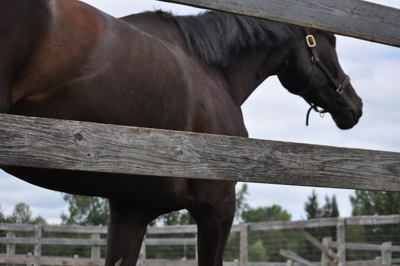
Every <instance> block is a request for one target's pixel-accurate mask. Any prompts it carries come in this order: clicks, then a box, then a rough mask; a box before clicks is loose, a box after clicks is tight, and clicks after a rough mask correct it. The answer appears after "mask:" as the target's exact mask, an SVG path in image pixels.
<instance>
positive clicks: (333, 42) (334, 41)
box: [331, 38, 336, 46]
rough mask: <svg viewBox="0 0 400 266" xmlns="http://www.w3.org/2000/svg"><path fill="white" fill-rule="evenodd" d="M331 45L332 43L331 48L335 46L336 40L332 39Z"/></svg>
mask: <svg viewBox="0 0 400 266" xmlns="http://www.w3.org/2000/svg"><path fill="white" fill-rule="evenodd" d="M331 43H332V45H333V46H336V38H332V39H331Z"/></svg>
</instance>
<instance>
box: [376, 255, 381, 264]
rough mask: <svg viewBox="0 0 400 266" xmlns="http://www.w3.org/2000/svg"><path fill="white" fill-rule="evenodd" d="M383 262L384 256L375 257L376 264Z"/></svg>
mask: <svg viewBox="0 0 400 266" xmlns="http://www.w3.org/2000/svg"><path fill="white" fill-rule="evenodd" d="M381 264H382V257H375V265H381Z"/></svg>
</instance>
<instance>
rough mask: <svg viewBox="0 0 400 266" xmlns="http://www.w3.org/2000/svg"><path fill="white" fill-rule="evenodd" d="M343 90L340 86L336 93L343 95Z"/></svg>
mask: <svg viewBox="0 0 400 266" xmlns="http://www.w3.org/2000/svg"><path fill="white" fill-rule="evenodd" d="M343 91H344V88H343V86H342V84H340V85H339V87H338V88H337V90H336V92H337V93H339V94H343Z"/></svg>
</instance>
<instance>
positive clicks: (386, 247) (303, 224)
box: [0, 215, 400, 266]
mask: <svg viewBox="0 0 400 266" xmlns="http://www.w3.org/2000/svg"><path fill="white" fill-rule="evenodd" d="M399 221H400V215H388V216H359V217H349V218H321V219H312V220H307V221H285V222H263V223H248V224H241V225H234V226H233V228H232V229H233V230H232V231H235V232H240V261H239V264H238V265H237V266H239V265H240V266H251V265H256V264H257V263H254V262H248V234H249V232H251V231H270V230H284V229H297V230H296V231H297V232H299V233H300V235H303V237H305V239H307V240H308V241H310V242H312V243H313V244H314V245H315V246H317V247H318V248H319V249H321V250H322V252H323V253H324V252H325V253H330V252H332V251H329V250H328V249H329V248H337V251H338V252H337V254H330V256H331V257H333V258H336V261H337V262H338V265H346V264H347V265H350V264H351V263H352V265H353V264H354V262H351V263H350V262H348V263H346V261H345V251H346V249H347V250H375V251H381V252H382V257H381V262H382V263H384V264H385V265H389V264H390V263H391V262H392V259H391V253H392V252H400V246H393V245H391V243H383V244H382V245H376V244H364V243H351V242H347V243H346V242H345V238H344V236H345V225H382V224H399ZM332 226H336V227H337V241H335V242H333V241H332V239H331V238H330V240H329V239H328V240H327V239H324V240H323V241H322V243H315V241H316V242H318V240H315V239H314V240H315V241H314V242H313V240H312V239H311V238H313V237H312V236H311V235H309V234H308V233H305V234H304V233H302V230H303V229H298V228H318V227H332ZM170 229H171V230H170ZM0 230H2V231H14V232H15V231H21V232H35V237H34V238H28V237H16V236H15V233H13V232H9V233H8V234H7V237H1V238H0V244H7V254H6V255H5V256H4V255H3V256H1V254H0V263H8V264H35V265H104V260H103V259H100V246H106V240H105V239H100V234H106V233H107V227H104V226H99V227H95V226H89V227H83V226H50V225H43V226H42V225H20V224H0ZM45 232H61V233H87V234H92V239H74V238H46V237H42V233H45ZM195 232H196V226H195V225H183V226H165V227H149V228H148V231H147V234H148V235H150V234H173V233H195ZM307 234H308V235H307ZM310 239H311V240H310ZM17 244H33V245H35V246H34V256H32V257H30V258H29V257H28V256H26V257H21V255H16V254H15V245H17ZM196 244H197V240H196V238H179V239H178V238H172V239H165V238H146V239H145V241H144V245H143V247H142V251H141V254H142V255H141V256H142V260H143V263H144V264H143V265H172V264H171V263H175V265H179V264H185V263H186V264H185V265H190V264H193V263H194V262H193V261H186V262H185V261H183V262H181V261H179V262H177V261H170V260H146V258H145V253H146V246H159V245H163V246H165V245H196ZM42 245H79V246H92V250H91V259H81V258H74V259H73V258H59V257H42V256H41V249H42ZM321 245H324V246H325V247H326V248H327V249H325V250H324V248H322V247H321ZM283 253H284V254H289V255H290V256H291V258H292V259H293V258H296V256H294V254H293V252H292V253H290V252H286V253H285V252H283ZM323 261H324V259H323ZM325 261H327V260H325ZM388 261H389V262H390V263H389V264H387V263H388ZM393 261H394V260H393ZM157 263H159V264H157ZM310 263H313V262H310ZM278 264H279V263H278ZM278 264H277V263H275V265H278ZM313 264H315V263H313ZM224 265H234V264H233V262H232V263H228V262H226V263H224ZM258 265H271V263H269V264H268V263H264V264H260V263H259V264H258ZM282 266H283V265H282ZM322 266H328V264H326V265H322Z"/></svg>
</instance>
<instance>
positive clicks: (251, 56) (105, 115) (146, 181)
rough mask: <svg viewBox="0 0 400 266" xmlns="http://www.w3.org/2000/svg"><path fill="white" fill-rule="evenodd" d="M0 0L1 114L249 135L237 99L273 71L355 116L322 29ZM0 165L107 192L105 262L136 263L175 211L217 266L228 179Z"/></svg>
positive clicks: (37, 180)
mask: <svg viewBox="0 0 400 266" xmlns="http://www.w3.org/2000/svg"><path fill="white" fill-rule="evenodd" d="M0 1H1V0H0ZM1 7H2V8H1V9H0V39H1V40H2V41H1V42H0V112H2V113H8V114H17V115H27V116H37V117H48V118H58V119H70V120H80V121H90V122H98V123H108V124H118V125H129V126H139V127H150V128H160V129H170V130H180V131H190V132H201V133H211V134H222V135H230V136H240V137H247V136H248V134H247V131H246V128H245V126H244V122H243V117H242V113H241V109H240V106H241V105H242V103H243V102H244V101H245V100H246V99H247V98H248V97H249V96H250V95H251V93H252V92H253V91H254V90H255V89H256V88H257V86H258V85H259V84H261V82H262V81H263V80H265V79H266V78H267V77H269V76H272V75H278V77H279V79H280V81H281V83H282V84H283V86H284V87H286V88H287V89H288V90H289V92H291V93H294V94H298V95H300V96H302V97H303V98H304V99H305V100H306V101H307V102H308V103H309V104H310V105H311V108H312V109H315V110H318V111H320V112H329V113H330V114H331V115H332V117H333V119H334V121H335V123H336V124H337V126H338V127H339V128H342V129H348V128H351V127H353V126H354V125H355V124H356V123H357V122H358V119H359V118H360V116H361V113H362V111H361V109H362V103H361V99H360V98H359V97H358V96H357V94H356V93H355V91H354V89H353V87H352V85H351V84H350V82H349V77H348V76H347V75H346V74H345V73H344V72H343V70H342V69H341V67H340V65H339V62H338V59H337V56H336V51H335V37H334V35H332V34H328V33H323V32H319V31H314V30H306V29H304V28H299V27H294V26H289V25H284V24H279V23H274V22H268V21H264V20H257V19H252V18H248V17H241V16H236V15H228V14H224V13H217V12H206V13H204V14H200V15H197V16H174V15H172V14H170V13H167V12H162V11H156V12H146V13H141V14H137V15H131V16H127V17H124V18H120V19H117V18H114V17H112V16H109V15H107V14H105V13H103V12H101V11H99V10H97V9H95V8H93V7H91V6H89V5H87V4H85V3H82V2H80V1H76V0H13V1H5V0H3V1H1ZM318 107H319V108H322V110H320V109H318ZM2 169H4V170H5V171H6V172H8V173H10V174H12V175H14V176H16V177H18V178H21V179H23V180H25V181H27V182H30V183H32V184H35V185H38V186H41V187H45V188H48V189H53V190H58V191H62V192H66V193H74V194H80V195H88V196H100V197H106V198H109V202H110V210H111V211H110V221H109V231H108V239H107V254H106V265H110V266H111V265H114V264H115V263H116V262H120V264H121V265H135V264H136V261H137V258H138V254H139V250H140V246H141V242H142V240H143V237H144V235H145V232H146V228H147V226H148V224H149V222H151V221H152V220H154V219H155V218H156V217H157V216H159V215H160V214H165V213H168V212H171V211H175V210H180V209H187V210H188V211H189V212H190V214H191V215H192V216H193V218H194V219H195V220H196V222H197V226H198V263H199V265H201V266H213V265H222V261H223V253H224V249H225V246H226V242H227V239H228V235H229V231H230V228H231V225H232V221H233V217H234V213H235V202H236V199H235V182H226V181H212V180H195V179H191V180H189V179H183V178H160V177H144V176H129V175H119V174H104V173H92V172H79V171H76V172H73V171H62V170H49V169H35V168H22V167H9V166H3V167H2ZM121 259H122V260H121Z"/></svg>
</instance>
